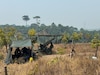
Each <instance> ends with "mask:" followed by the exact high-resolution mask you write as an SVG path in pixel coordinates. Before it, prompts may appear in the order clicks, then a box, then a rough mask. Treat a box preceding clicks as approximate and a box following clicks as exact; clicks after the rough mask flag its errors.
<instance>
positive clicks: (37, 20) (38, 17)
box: [33, 16, 40, 25]
mask: <svg viewBox="0 0 100 75" xmlns="http://www.w3.org/2000/svg"><path fill="white" fill-rule="evenodd" d="M33 19H36V24H37V25H39V24H40V20H39V19H40V16H35V17H33Z"/></svg>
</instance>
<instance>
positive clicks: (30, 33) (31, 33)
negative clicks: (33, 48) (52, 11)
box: [28, 28, 36, 37]
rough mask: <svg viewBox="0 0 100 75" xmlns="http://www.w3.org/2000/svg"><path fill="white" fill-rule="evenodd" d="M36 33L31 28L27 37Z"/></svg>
mask: <svg viewBox="0 0 100 75" xmlns="http://www.w3.org/2000/svg"><path fill="white" fill-rule="evenodd" d="M35 33H36V31H35V30H34V29H33V28H32V29H30V30H29V31H28V35H29V36H30V37H31V36H34V35H35Z"/></svg>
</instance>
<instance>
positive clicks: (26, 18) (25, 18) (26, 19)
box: [22, 15, 30, 26]
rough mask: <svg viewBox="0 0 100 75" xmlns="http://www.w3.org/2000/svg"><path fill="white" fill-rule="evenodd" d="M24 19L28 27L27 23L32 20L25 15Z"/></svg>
mask: <svg viewBox="0 0 100 75" xmlns="http://www.w3.org/2000/svg"><path fill="white" fill-rule="evenodd" d="M22 18H23V20H24V21H26V26H27V21H29V20H30V18H29V17H28V16H27V15H24V16H23V17H22Z"/></svg>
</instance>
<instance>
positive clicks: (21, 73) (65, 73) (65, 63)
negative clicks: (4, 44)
mask: <svg viewBox="0 0 100 75" xmlns="http://www.w3.org/2000/svg"><path fill="white" fill-rule="evenodd" d="M75 50H76V54H75V55H74V57H72V58H70V57H69V53H70V51H71V45H70V44H68V45H66V48H64V45H63V44H55V45H54V48H53V54H52V55H42V56H41V57H39V59H38V60H35V61H33V62H27V63H25V64H16V63H14V64H9V65H5V64H4V63H3V60H0V75H5V73H4V67H5V66H7V69H8V75H100V55H99V54H100V48H99V51H98V59H97V60H94V59H92V56H93V55H94V52H95V49H93V48H92V47H91V46H90V44H87V43H85V44H76V46H75ZM0 54H2V55H4V57H5V55H6V53H5V48H3V49H1V50H0Z"/></svg>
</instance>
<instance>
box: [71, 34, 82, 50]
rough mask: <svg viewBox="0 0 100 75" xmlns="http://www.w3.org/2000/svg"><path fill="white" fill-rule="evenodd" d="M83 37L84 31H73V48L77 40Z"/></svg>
mask: <svg viewBox="0 0 100 75" xmlns="http://www.w3.org/2000/svg"><path fill="white" fill-rule="evenodd" d="M81 37H82V33H77V32H73V34H72V36H71V38H72V43H73V48H74V47H75V43H76V41H78V40H79V39H81Z"/></svg>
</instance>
